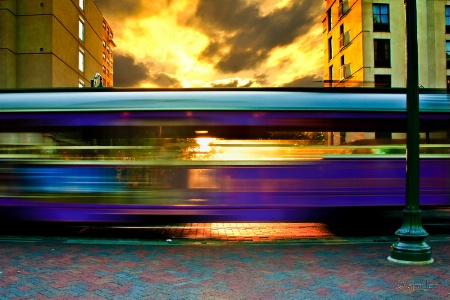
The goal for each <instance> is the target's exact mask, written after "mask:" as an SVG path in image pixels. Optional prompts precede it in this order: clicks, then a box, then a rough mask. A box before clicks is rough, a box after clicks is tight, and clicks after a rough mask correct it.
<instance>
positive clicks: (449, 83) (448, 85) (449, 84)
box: [447, 76, 450, 91]
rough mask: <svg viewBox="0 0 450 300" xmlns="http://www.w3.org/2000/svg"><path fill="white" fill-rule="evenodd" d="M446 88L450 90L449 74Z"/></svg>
mask: <svg viewBox="0 0 450 300" xmlns="http://www.w3.org/2000/svg"><path fill="white" fill-rule="evenodd" d="M447 90H449V91H450V76H447Z"/></svg>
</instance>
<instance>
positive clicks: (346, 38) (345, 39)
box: [339, 31, 350, 49]
mask: <svg viewBox="0 0 450 300" xmlns="http://www.w3.org/2000/svg"><path fill="white" fill-rule="evenodd" d="M349 43H350V31H347V32H345V33H342V34H341V35H340V36H339V49H342V48H345V47H347V45H348V44H349Z"/></svg>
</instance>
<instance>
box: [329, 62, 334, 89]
mask: <svg viewBox="0 0 450 300" xmlns="http://www.w3.org/2000/svg"><path fill="white" fill-rule="evenodd" d="M328 80H329V86H330V87H332V86H333V65H331V66H330V67H329V68H328Z"/></svg>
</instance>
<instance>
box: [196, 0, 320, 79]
mask: <svg viewBox="0 0 450 300" xmlns="http://www.w3.org/2000/svg"><path fill="white" fill-rule="evenodd" d="M320 14H321V12H317V7H316V6H314V5H311V3H310V1H291V2H290V3H289V4H288V5H287V6H286V7H283V8H279V9H276V10H273V11H271V12H269V13H268V14H265V15H263V14H262V11H261V10H260V7H259V6H258V5H257V4H256V3H253V4H252V3H249V2H247V1H243V0H215V1H210V0H201V1H200V2H199V5H198V8H197V11H196V16H195V20H194V24H195V26H196V27H197V28H198V29H199V30H201V31H203V32H204V33H205V34H206V35H207V36H208V37H209V39H210V43H209V45H208V46H207V47H206V48H205V49H204V51H203V52H202V53H201V57H200V58H201V59H204V60H206V61H208V62H210V63H214V64H215V66H216V68H217V69H218V70H220V71H222V72H225V73H235V72H239V71H241V70H248V69H252V68H255V67H257V66H258V65H259V64H261V63H263V62H264V61H265V60H266V59H267V58H268V56H269V54H270V52H271V51H272V50H273V49H274V48H276V47H280V46H285V45H288V44H290V43H292V42H294V41H295V40H296V39H297V38H298V37H299V36H302V35H303V34H306V33H307V32H308V31H309V30H310V29H311V24H314V22H317V21H318V20H317V18H318V17H319V16H320Z"/></svg>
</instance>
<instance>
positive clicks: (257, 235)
mask: <svg viewBox="0 0 450 300" xmlns="http://www.w3.org/2000/svg"><path fill="white" fill-rule="evenodd" d="M195 225H197V226H195ZM120 230H124V231H123V232H122V233H130V238H127V239H117V238H112V237H109V238H108V237H104V236H103V237H102V238H99V237H98V236H99V232H100V231H102V229H100V228H91V229H84V230H81V231H80V232H79V233H78V237H67V238H64V237H53V238H49V237H42V238H38V237H28V238H27V237H23V238H22V239H16V240H14V238H13V237H6V236H3V237H0V299H319V298H320V299H446V298H448V299H450V256H449V255H450V239H449V238H448V237H440V238H439V237H430V238H429V240H428V241H429V244H430V245H431V246H432V250H433V258H434V260H435V262H434V263H433V264H429V265H413V266H410V265H399V264H393V263H391V262H389V261H388V260H387V256H389V254H390V245H391V242H392V237H386V238H384V239H380V238H377V237H361V238H353V239H352V238H349V239H342V238H338V237H335V236H333V233H332V232H331V231H328V230H327V228H326V227H324V226H322V225H321V224H314V223H312V224H311V223H309V225H306V224H303V223H294V224H291V223H286V224H284V223H276V224H272V226H268V225H267V224H255V223H252V224H250V223H228V224H224V223H217V224H214V223H212V224H209V225H208V224H203V223H198V224H180V225H171V226H165V227H157V228H156V227H155V228H148V229H147V230H149V231H147V232H151V231H152V230H153V231H157V232H159V233H160V234H161V233H162V235H161V238H160V239H148V240H143V239H137V238H134V237H139V236H141V235H142V234H143V232H141V233H139V234H136V233H135V231H133V230H132V229H129V228H128V229H120ZM140 230H144V229H140ZM313 232H315V233H316V234H317V235H316V236H313V235H311V233H313ZM133 234H135V235H136V236H133ZM153 234H154V232H153ZM246 235H248V236H249V237H251V238H252V241H253V242H250V241H248V240H246V239H245V238H246ZM237 236H240V237H242V238H237ZM233 237H235V238H233ZM8 239H10V240H8Z"/></svg>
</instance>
